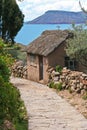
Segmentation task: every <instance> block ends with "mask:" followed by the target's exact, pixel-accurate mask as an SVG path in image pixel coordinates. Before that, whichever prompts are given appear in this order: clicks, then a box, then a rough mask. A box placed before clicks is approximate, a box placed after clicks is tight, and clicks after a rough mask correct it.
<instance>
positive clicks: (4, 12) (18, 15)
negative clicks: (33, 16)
mask: <svg viewBox="0 0 87 130" xmlns="http://www.w3.org/2000/svg"><path fill="white" fill-rule="evenodd" d="M0 2H1V3H2V4H0V10H1V12H0V23H1V24H0V28H1V29H0V34H1V36H2V38H3V39H4V40H5V41H6V42H8V41H11V42H12V43H14V38H15V36H16V35H17V33H18V31H19V30H20V29H21V27H22V26H23V19H24V15H23V14H22V12H21V10H20V9H19V7H18V5H17V3H16V0H2V1H1V0H0Z"/></svg>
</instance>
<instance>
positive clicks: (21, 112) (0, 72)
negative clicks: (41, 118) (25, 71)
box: [0, 40, 28, 130]
mask: <svg viewBox="0 0 87 130" xmlns="http://www.w3.org/2000/svg"><path fill="white" fill-rule="evenodd" d="M0 49H1V50H0V129H4V128H3V123H4V121H5V120H9V121H11V122H12V123H13V124H14V126H15V127H16V130H27V126H28V125H27V113H26V109H25V106H24V102H23V101H22V100H21V98H20V93H19V90H18V89H17V88H16V87H14V86H13V85H12V84H11V83H10V82H9V77H10V69H9V67H10V66H11V65H12V63H13V58H12V57H11V55H9V54H8V53H7V46H6V45H4V43H3V41H1V40H0ZM24 126H26V127H25V128H24ZM17 127H18V128H20V129H18V128H17Z"/></svg>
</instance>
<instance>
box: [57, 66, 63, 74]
mask: <svg viewBox="0 0 87 130" xmlns="http://www.w3.org/2000/svg"><path fill="white" fill-rule="evenodd" d="M61 71H62V67H61V66H60V65H57V66H56V72H59V73H61Z"/></svg>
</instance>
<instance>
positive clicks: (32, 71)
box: [27, 30, 79, 83]
mask: <svg viewBox="0 0 87 130" xmlns="http://www.w3.org/2000/svg"><path fill="white" fill-rule="evenodd" d="M71 37H72V34H71V33H70V32H69V31H68V30H64V31H62V30H49V31H48V30H47V31H44V32H43V33H42V34H41V36H39V37H38V38H37V39H35V40H34V41H33V42H31V43H30V44H29V45H28V46H27V66H28V68H27V69H28V79H30V80H33V81H36V82H42V83H47V82H48V80H49V75H48V70H49V68H53V67H55V66H56V65H60V66H62V67H65V66H66V67H67V68H69V69H72V70H77V69H79V67H78V66H77V63H76V61H75V60H70V58H69V57H67V55H66V52H65V47H66V39H68V38H71Z"/></svg>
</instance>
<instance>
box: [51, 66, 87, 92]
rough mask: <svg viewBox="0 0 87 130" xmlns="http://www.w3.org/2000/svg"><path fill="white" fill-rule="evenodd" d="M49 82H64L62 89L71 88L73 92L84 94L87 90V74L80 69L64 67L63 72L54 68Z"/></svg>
mask: <svg viewBox="0 0 87 130" xmlns="http://www.w3.org/2000/svg"><path fill="white" fill-rule="evenodd" d="M49 77H50V80H49V82H54V83H55V84H56V83H59V82H61V83H62V89H69V90H70V91H71V92H76V93H81V94H84V93H85V92H87V74H84V73H83V72H78V71H71V70H68V69H66V68H63V70H62V71H61V73H59V72H55V71H54V70H53V71H52V72H51V73H50V76H49Z"/></svg>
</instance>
